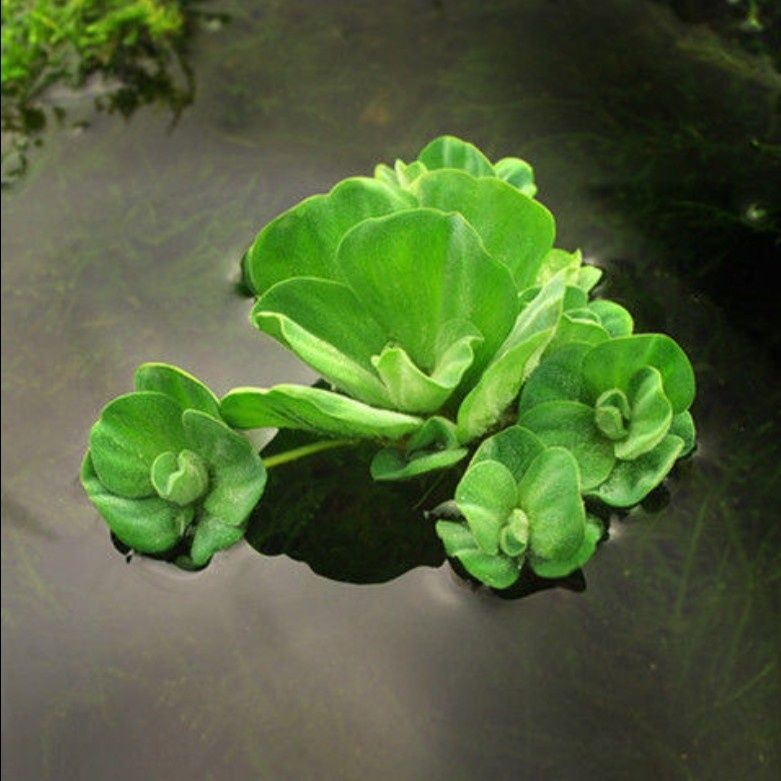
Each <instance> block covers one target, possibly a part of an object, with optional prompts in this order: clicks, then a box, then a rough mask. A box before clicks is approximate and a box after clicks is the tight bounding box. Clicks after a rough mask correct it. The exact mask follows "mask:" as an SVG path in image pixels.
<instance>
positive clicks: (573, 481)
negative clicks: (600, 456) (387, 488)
mask: <svg viewBox="0 0 781 781" xmlns="http://www.w3.org/2000/svg"><path fill="white" fill-rule="evenodd" d="M455 503H456V506H457V507H458V510H459V511H460V513H461V515H462V516H463V518H464V520H463V521H458V522H456V521H447V520H441V521H438V522H437V525H436V530H437V534H438V535H439V537H440V538H441V539H442V542H443V543H444V546H445V550H446V552H447V554H448V555H449V556H451V557H453V558H455V559H457V560H458V561H459V562H460V563H461V564H462V565H463V567H464V568H465V569H466V570H467V572H469V574H470V575H472V576H473V577H475V578H477V579H478V580H479V581H481V582H482V583H485V584H486V585H488V586H491V587H493V588H498V589H504V588H508V587H510V586H511V585H512V584H513V583H515V581H516V580H517V579H518V577H519V576H520V571H521V568H522V567H523V565H524V563H525V562H528V564H529V566H530V567H531V568H532V570H534V572H535V573H536V574H537V575H539V576H541V577H544V578H559V577H565V576H566V575H569V574H570V573H572V572H574V571H575V570H576V569H578V568H579V567H581V566H582V565H583V564H584V563H585V562H586V561H587V560H588V559H589V558H590V557H591V556H592V554H593V553H594V550H595V548H596V545H597V542H598V541H599V539H600V537H601V536H602V527H601V525H600V524H599V522H598V521H597V520H595V519H593V518H591V517H590V516H588V515H587V514H586V510H585V507H584V505H583V500H582V498H581V495H580V474H579V469H578V464H577V461H576V460H575V459H574V457H573V456H572V454H571V453H570V452H569V451H568V450H566V449H565V448H562V447H546V446H545V445H544V444H543V442H542V441H541V440H540V439H539V438H537V437H536V436H535V435H534V434H532V433H531V432H530V431H528V430H526V429H524V428H521V427H519V426H511V427H510V428H507V429H505V430H504V431H502V432H500V433H499V434H495V435H494V436H492V437H489V438H488V439H486V440H485V441H484V442H483V443H482V444H481V445H480V447H479V448H478V449H477V451H476V452H475V455H474V456H473V458H472V460H471V462H470V463H469V466H468V468H467V470H466V472H465V473H464V476H463V478H462V479H461V481H460V483H459V484H458V486H457V487H456V495H455Z"/></svg>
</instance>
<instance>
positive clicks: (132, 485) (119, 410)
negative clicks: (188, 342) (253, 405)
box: [81, 363, 266, 567]
mask: <svg viewBox="0 0 781 781" xmlns="http://www.w3.org/2000/svg"><path fill="white" fill-rule="evenodd" d="M135 388H136V390H135V392H133V393H129V394H127V395H124V396H119V397H118V398H116V399H114V400H113V401H111V402H110V403H109V404H107V405H106V407H104V408H103V410H102V412H101V414H100V418H99V420H98V421H97V422H96V423H95V425H94V426H93V427H92V430H91V432H90V438H89V450H88V451H87V454H86V456H85V458H84V462H83V465H82V470H81V482H82V484H83V486H84V489H85V491H86V492H87V495H88V497H89V498H90V500H91V501H92V503H93V504H94V505H95V507H96V508H97V510H98V512H100V514H101V515H102V516H103V518H104V520H105V521H106V523H107V524H108V526H109V527H110V529H111V531H112V532H113V533H114V535H115V536H116V537H117V538H118V539H119V540H120V541H121V542H123V543H124V544H125V545H127V546H129V547H130V548H132V549H133V550H136V551H138V552H140V553H148V554H163V553H166V552H168V551H171V550H173V549H177V550H180V549H183V548H184V549H185V550H186V554H183V556H184V557H185V558H184V561H183V563H186V564H189V565H192V566H195V567H200V566H203V565H205V564H207V563H208V562H209V560H210V559H211V557H212V556H213V554H214V553H216V552H217V551H219V550H222V549H224V548H228V547H230V546H231V545H233V544H234V543H235V542H237V541H238V540H240V539H241V538H242V536H243V534H244V529H245V526H246V522H247V519H248V517H249V514H250V512H251V510H252V508H253V507H254V506H255V504H256V503H257V501H258V500H259V499H260V497H261V495H262V493H263V488H264V486H265V482H266V473H265V469H264V467H263V464H262V463H261V461H260V458H259V457H258V455H257V453H255V451H254V450H253V448H252V445H251V444H250V442H249V441H248V440H247V439H246V438H245V437H244V436H243V435H242V434H239V433H237V432H236V431H233V430H232V429H231V428H230V427H229V426H227V425H226V424H225V422H224V421H223V420H222V419H221V417H220V414H219V403H218V401H217V399H216V397H215V396H214V394H213V393H212V392H211V391H210V390H209V389H208V388H207V387H206V386H205V385H203V384H202V383H201V382H200V381H198V380H197V379H195V378H194V377H192V376H190V375H189V374H187V373H186V372H183V371H182V370H181V369H177V368H176V367H173V366H168V365H165V364H155V363H148V364H144V365H142V366H141V367H139V369H138V370H137V371H136V375H135Z"/></svg>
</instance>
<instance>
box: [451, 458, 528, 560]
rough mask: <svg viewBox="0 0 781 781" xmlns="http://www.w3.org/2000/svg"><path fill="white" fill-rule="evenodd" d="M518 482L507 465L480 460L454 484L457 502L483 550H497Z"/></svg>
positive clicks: (514, 499) (512, 507) (510, 511)
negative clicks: (455, 485) (456, 484)
mask: <svg viewBox="0 0 781 781" xmlns="http://www.w3.org/2000/svg"><path fill="white" fill-rule="evenodd" d="M517 499H518V486H517V484H516V482H515V478H514V477H513V476H512V473H511V472H510V470H509V469H507V467H506V466H503V465H502V464H500V463H498V462H497V461H481V462H480V463H478V464H475V465H474V466H470V467H469V469H467V471H466V473H465V474H464V476H463V477H462V478H461V481H460V482H459V484H458V486H457V487H456V504H457V505H458V509H459V510H460V511H461V513H462V514H463V516H464V517H465V518H466V519H467V522H468V523H469V529H470V531H471V532H472V534H473V535H474V537H475V540H477V544H478V545H479V546H480V549H481V550H482V551H484V552H485V553H491V554H495V553H497V552H498V550H499V532H500V531H501V529H502V526H504V524H505V523H506V521H507V519H508V518H509V516H510V513H512V511H513V510H514V509H515V507H516V506H517Z"/></svg>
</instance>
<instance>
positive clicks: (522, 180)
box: [494, 157, 537, 198]
mask: <svg viewBox="0 0 781 781" xmlns="http://www.w3.org/2000/svg"><path fill="white" fill-rule="evenodd" d="M494 173H495V174H496V176H498V177H499V178H500V179H504V181H505V182H507V183H508V184H511V185H512V186H513V187H515V188H516V189H518V190H520V191H521V192H522V193H523V194H524V195H528V196H529V198H534V196H535V195H536V194H537V185H536V184H535V183H534V169H533V168H532V167H531V166H530V165H529V164H528V163H527V162H526V161H525V160H521V159H520V158H519V157H503V158H502V159H501V160H499V161H497V162H496V163H494Z"/></svg>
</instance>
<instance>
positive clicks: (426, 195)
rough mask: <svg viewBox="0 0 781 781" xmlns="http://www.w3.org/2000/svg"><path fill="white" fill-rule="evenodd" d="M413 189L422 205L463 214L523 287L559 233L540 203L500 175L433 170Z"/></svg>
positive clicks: (420, 179) (532, 275)
mask: <svg viewBox="0 0 781 781" xmlns="http://www.w3.org/2000/svg"><path fill="white" fill-rule="evenodd" d="M414 192H415V194H416V195H417V196H418V199H419V201H420V204H421V206H428V207H432V208H435V209H440V210H442V211H444V212H454V211H455V212H458V213H459V214H462V215H463V216H464V217H465V218H466V220H467V222H468V223H469V224H470V225H471V226H472V227H473V228H474V229H475V230H476V231H477V234H478V236H480V239H481V240H482V242H483V244H484V245H485V248H486V249H487V250H488V252H489V254H490V255H492V256H493V257H494V258H496V260H499V261H501V262H502V263H503V264H504V265H505V266H507V268H509V269H510V271H511V273H512V275H513V279H514V280H515V284H516V285H517V286H518V288H519V289H523V288H524V287H527V286H528V285H531V284H533V283H534V281H535V279H536V278H537V272H538V270H539V268H540V264H541V263H542V259H543V258H544V257H545V255H546V254H547V253H548V251H549V250H550V248H551V247H552V246H553V238H554V234H555V232H556V229H555V224H554V221H553V216H552V215H551V213H550V212H549V211H548V210H547V209H546V208H545V207H544V206H543V205H542V204H541V203H539V202H538V201H535V200H533V199H531V198H529V197H527V196H526V195H523V194H522V193H520V192H519V191H518V190H516V189H515V188H514V187H512V186H511V185H509V184H507V183H506V182H503V181H502V180H501V179H496V178H480V179H476V178H475V177H474V176H470V175H469V174H467V173H464V172H463V171H454V170H443V171H430V172H429V173H427V174H425V175H424V176H421V177H420V178H419V179H418V180H417V181H416V182H415V187H414Z"/></svg>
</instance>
